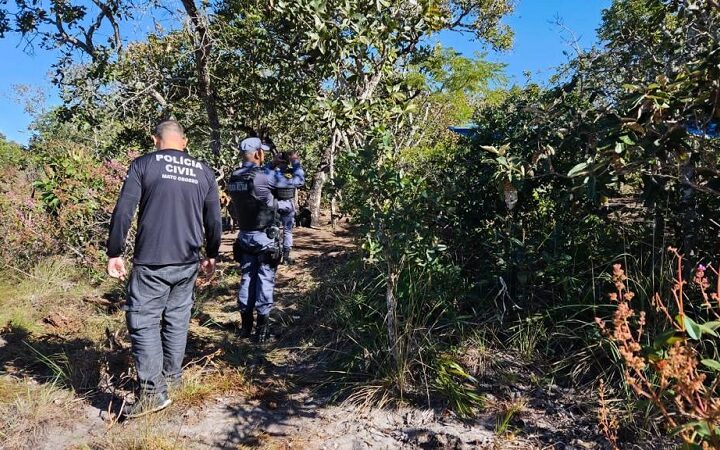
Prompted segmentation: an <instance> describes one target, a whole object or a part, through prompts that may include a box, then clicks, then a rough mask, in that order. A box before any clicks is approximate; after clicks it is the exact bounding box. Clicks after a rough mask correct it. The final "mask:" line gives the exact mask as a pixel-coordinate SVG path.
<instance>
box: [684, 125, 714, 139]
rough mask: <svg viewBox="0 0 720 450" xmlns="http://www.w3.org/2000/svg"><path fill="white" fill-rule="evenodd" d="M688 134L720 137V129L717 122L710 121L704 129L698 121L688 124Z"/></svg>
mask: <svg viewBox="0 0 720 450" xmlns="http://www.w3.org/2000/svg"><path fill="white" fill-rule="evenodd" d="M687 132H688V134H692V135H693V136H702V137H706V138H720V130H718V124H717V122H710V123H709V124H707V126H706V127H705V129H704V130H703V129H702V128H701V127H700V126H699V124H698V123H697V122H695V123H689V124H688V125H687Z"/></svg>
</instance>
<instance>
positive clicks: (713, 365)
mask: <svg viewBox="0 0 720 450" xmlns="http://www.w3.org/2000/svg"><path fill="white" fill-rule="evenodd" d="M700 362H701V363H702V365H703V366H705V367H707V368H708V369H711V370H713V371H715V372H720V361H716V360H714V359H703V360H702V361H700Z"/></svg>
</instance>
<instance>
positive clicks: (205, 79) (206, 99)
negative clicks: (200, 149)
mask: <svg viewBox="0 0 720 450" xmlns="http://www.w3.org/2000/svg"><path fill="white" fill-rule="evenodd" d="M182 4H183V6H184V7H185V11H186V12H187V14H188V16H189V17H190V22H191V23H192V27H193V36H194V41H195V65H196V69H197V74H198V91H199V92H200V97H201V98H202V101H203V104H204V105H205V113H206V114H207V119H208V125H210V148H211V149H212V152H213V154H214V155H215V156H217V155H219V154H220V148H221V144H220V119H219V117H218V113H217V101H216V98H215V90H214V89H213V85H212V80H211V79H210V53H211V52H212V42H211V41H210V35H209V34H208V29H207V26H206V21H205V19H204V18H203V17H201V16H200V13H199V12H198V9H197V6H195V1H194V0H182Z"/></svg>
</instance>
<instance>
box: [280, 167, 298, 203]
mask: <svg viewBox="0 0 720 450" xmlns="http://www.w3.org/2000/svg"><path fill="white" fill-rule="evenodd" d="M288 175H289V177H288ZM292 175H293V171H292V169H290V168H289V167H288V168H287V169H286V170H285V171H284V172H283V177H285V178H292ZM276 194H277V199H278V200H293V199H295V186H288V187H279V188H277V190H276Z"/></svg>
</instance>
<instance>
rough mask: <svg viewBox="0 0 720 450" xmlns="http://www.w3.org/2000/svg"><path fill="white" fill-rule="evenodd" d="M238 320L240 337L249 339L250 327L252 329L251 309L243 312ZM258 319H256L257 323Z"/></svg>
mask: <svg viewBox="0 0 720 450" xmlns="http://www.w3.org/2000/svg"><path fill="white" fill-rule="evenodd" d="M240 319H241V320H242V322H241V323H240V337H241V338H249V337H250V336H251V335H252V327H253V312H252V309H249V310H248V311H245V312H243V313H242V314H241V315H240ZM259 319H260V317H258V322H259Z"/></svg>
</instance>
